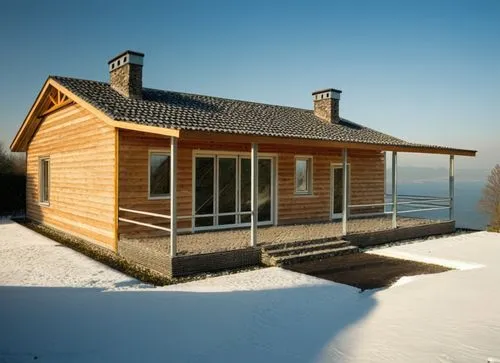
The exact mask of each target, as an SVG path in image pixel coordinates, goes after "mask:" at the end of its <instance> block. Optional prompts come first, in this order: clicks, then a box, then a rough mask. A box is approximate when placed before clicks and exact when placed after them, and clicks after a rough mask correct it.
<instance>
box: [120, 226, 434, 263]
mask: <svg viewBox="0 0 500 363" xmlns="http://www.w3.org/2000/svg"><path fill="white" fill-rule="evenodd" d="M431 222H436V221H430V220H428V219H417V218H398V225H399V226H400V227H412V226H417V225H422V224H427V223H431ZM390 228H391V219H390V218H383V217H382V218H365V219H355V220H351V221H349V223H348V231H349V232H350V233H353V232H370V231H381V230H386V229H390ZM341 235H342V224H341V223H340V222H336V223H331V222H328V223H314V224H297V225H286V226H271V227H261V228H259V229H258V241H259V242H258V244H259V245H264V244H274V243H283V242H293V241H301V240H311V239H318V238H327V237H338V236H341ZM128 240H129V241H134V242H137V243H141V245H142V246H143V247H144V248H152V249H155V250H157V251H158V252H159V253H167V254H168V253H169V238H168V236H167V237H156V238H140V239H133V238H128ZM249 241H250V229H249V228H245V229H234V230H226V231H217V232H203V233H194V234H184V235H179V236H178V237H177V248H178V254H179V255H189V254H197V253H210V252H219V251H227V250H233V249H240V248H245V247H247V246H248V243H249Z"/></svg>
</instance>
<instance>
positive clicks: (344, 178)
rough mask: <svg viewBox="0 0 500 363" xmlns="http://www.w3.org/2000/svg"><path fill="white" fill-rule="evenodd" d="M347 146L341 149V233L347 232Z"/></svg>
mask: <svg viewBox="0 0 500 363" xmlns="http://www.w3.org/2000/svg"><path fill="white" fill-rule="evenodd" d="M347 173H348V171H347V148H344V150H343V151H342V235H343V236H345V235H346V234H347V194H348V190H347V177H348V175H347Z"/></svg>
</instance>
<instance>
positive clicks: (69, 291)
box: [0, 284, 376, 363]
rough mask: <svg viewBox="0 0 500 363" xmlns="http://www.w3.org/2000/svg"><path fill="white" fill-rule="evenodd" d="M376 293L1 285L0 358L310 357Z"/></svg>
mask: <svg viewBox="0 0 500 363" xmlns="http://www.w3.org/2000/svg"><path fill="white" fill-rule="evenodd" d="M373 293H374V292H373V291H371V292H368V291H367V292H364V293H359V292H358V290H357V289H354V288H352V287H349V286H344V285H339V284H331V285H330V284H328V285H316V286H303V287H296V288H286V289H274V290H259V291H232V292H182V291H170V290H163V289H161V288H158V289H142V290H127V291H103V290H100V289H91V288H52V287H5V286H3V287H0V300H1V301H2V308H1V309H0V326H1V327H2V328H1V329H0V362H3V361H8V362H25V361H30V362H32V361H33V359H39V361H41V362H43V361H50V362H70V361H71V362H89V361H92V362H101V361H102V362H111V361H119V362H139V361H144V362H159V361H165V362H167V361H172V362H181V361H182V362H198V361H200V362H201V361H202V362H235V361H237V362H259V361H270V362H280V361H286V362H289V363H293V362H312V361H315V360H316V359H318V358H319V357H320V356H321V352H322V350H323V348H324V347H325V346H326V345H327V344H328V343H329V342H330V341H331V340H332V339H333V338H334V337H335V336H336V335H338V334H339V333H341V332H342V331H343V330H345V329H346V328H348V327H349V326H350V325H352V324H354V323H356V322H358V321H360V320H361V319H363V318H364V317H365V316H366V315H367V314H368V313H369V311H370V310H371V309H373V308H374V306H375V304H376V302H375V299H374V298H373ZM35 357H36V358H35Z"/></svg>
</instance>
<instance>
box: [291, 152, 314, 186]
mask: <svg viewBox="0 0 500 363" xmlns="http://www.w3.org/2000/svg"><path fill="white" fill-rule="evenodd" d="M295 194H312V157H298V158H296V159H295Z"/></svg>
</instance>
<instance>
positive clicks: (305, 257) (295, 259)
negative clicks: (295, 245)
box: [269, 246, 359, 265]
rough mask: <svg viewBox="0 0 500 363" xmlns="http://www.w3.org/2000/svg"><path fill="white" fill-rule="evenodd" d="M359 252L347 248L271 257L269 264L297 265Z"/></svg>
mask: <svg viewBox="0 0 500 363" xmlns="http://www.w3.org/2000/svg"><path fill="white" fill-rule="evenodd" d="M357 252H359V248H358V247H356V246H346V247H340V248H332V249H327V250H320V251H313V252H307V253H303V254H300V255H291V256H280V257H271V258H270V259H269V262H274V265H291V264H295V263H300V262H305V261H310V260H320V259H323V258H326V257H332V256H343V255H348V254H351V253H357Z"/></svg>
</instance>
